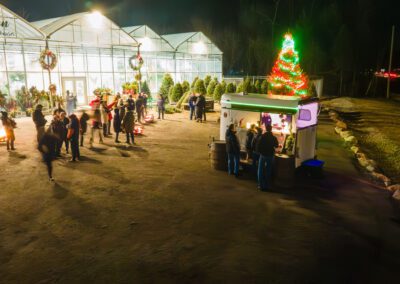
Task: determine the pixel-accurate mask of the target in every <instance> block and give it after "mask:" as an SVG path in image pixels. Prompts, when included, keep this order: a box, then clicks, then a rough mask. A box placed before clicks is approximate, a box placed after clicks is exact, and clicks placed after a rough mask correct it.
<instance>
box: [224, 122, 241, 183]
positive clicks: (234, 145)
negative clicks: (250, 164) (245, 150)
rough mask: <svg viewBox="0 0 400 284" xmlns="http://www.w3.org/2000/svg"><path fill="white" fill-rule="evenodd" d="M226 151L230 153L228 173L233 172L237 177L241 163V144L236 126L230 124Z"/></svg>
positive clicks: (226, 138) (226, 137)
mask: <svg viewBox="0 0 400 284" xmlns="http://www.w3.org/2000/svg"><path fill="white" fill-rule="evenodd" d="M225 141H226V153H227V154H228V174H230V175H231V174H232V167H233V174H234V175H235V177H238V176H239V163H240V144H239V139H238V138H237V136H236V131H235V126H234V125H233V124H231V125H229V127H228V129H227V130H226V134H225Z"/></svg>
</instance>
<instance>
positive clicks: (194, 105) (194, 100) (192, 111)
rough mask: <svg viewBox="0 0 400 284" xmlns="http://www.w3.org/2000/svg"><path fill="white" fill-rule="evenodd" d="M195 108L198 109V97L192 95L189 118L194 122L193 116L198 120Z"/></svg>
mask: <svg viewBox="0 0 400 284" xmlns="http://www.w3.org/2000/svg"><path fill="white" fill-rule="evenodd" d="M195 108H196V96H195V95H194V94H193V93H191V94H190V96H189V110H190V115H189V118H190V120H193V116H194V118H196V115H195Z"/></svg>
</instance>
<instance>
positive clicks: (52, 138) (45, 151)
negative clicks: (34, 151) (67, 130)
mask: <svg viewBox="0 0 400 284" xmlns="http://www.w3.org/2000/svg"><path fill="white" fill-rule="evenodd" d="M59 140H60V138H59V137H57V135H56V134H54V133H52V132H51V128H50V127H49V128H48V130H47V131H46V132H45V133H44V134H43V135H42V137H41V138H40V141H39V145H38V150H39V151H40V152H41V153H42V157H43V162H44V163H45V164H46V166H47V174H48V176H49V180H50V181H54V179H53V165H52V162H53V160H54V159H55V157H56V145H57V143H58V142H59Z"/></svg>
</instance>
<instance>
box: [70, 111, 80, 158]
mask: <svg viewBox="0 0 400 284" xmlns="http://www.w3.org/2000/svg"><path fill="white" fill-rule="evenodd" d="M69 119H70V121H71V122H70V124H69V125H68V136H67V139H68V140H70V142H71V154H72V159H71V162H76V161H79V159H80V158H81V156H80V153H79V129H80V127H79V119H78V117H76V115H75V114H71V115H70V116H69Z"/></svg>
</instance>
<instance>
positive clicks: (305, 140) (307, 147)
mask: <svg viewBox="0 0 400 284" xmlns="http://www.w3.org/2000/svg"><path fill="white" fill-rule="evenodd" d="M316 143H317V126H316V125H314V126H311V127H307V128H303V129H299V130H298V131H297V134H296V168H297V167H300V166H301V163H302V162H304V161H307V160H310V159H314V158H315V152H316V151H315V147H316Z"/></svg>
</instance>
